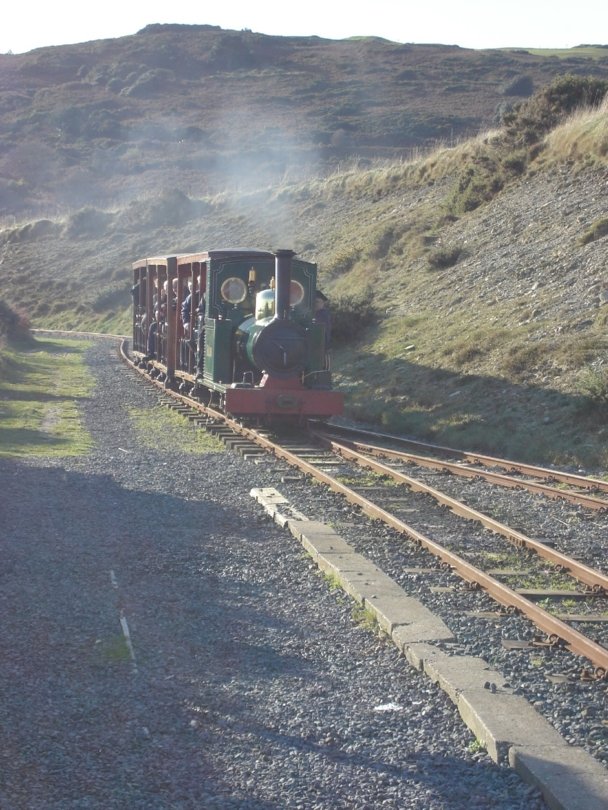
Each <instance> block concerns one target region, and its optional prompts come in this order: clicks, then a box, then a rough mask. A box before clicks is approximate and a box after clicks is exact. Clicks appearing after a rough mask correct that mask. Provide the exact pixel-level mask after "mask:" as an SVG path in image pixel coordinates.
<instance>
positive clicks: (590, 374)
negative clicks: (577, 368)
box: [578, 361, 608, 407]
mask: <svg viewBox="0 0 608 810" xmlns="http://www.w3.org/2000/svg"><path fill="white" fill-rule="evenodd" d="M578 388H579V391H580V392H581V394H583V396H585V397H587V398H588V399H589V400H590V402H591V403H592V404H594V405H600V406H602V407H605V406H607V405H608V366H606V365H604V363H603V362H602V361H597V362H596V363H593V364H592V365H590V366H588V367H587V368H584V369H582V371H581V372H580V374H579V377H578Z"/></svg>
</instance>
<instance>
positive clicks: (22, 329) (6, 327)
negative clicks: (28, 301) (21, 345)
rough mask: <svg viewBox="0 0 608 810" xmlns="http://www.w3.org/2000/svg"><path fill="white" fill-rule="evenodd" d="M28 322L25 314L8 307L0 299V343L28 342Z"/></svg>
mask: <svg viewBox="0 0 608 810" xmlns="http://www.w3.org/2000/svg"><path fill="white" fill-rule="evenodd" d="M30 337H31V335H30V321H29V317H28V315H27V313H26V312H24V311H23V310H16V309H13V308H12V307H10V306H9V305H8V304H7V303H6V301H3V300H1V299H0V341H1V342H4V340H8V341H9V342H12V341H21V340H29V339H30Z"/></svg>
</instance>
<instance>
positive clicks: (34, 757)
mask: <svg viewBox="0 0 608 810" xmlns="http://www.w3.org/2000/svg"><path fill="white" fill-rule="evenodd" d="M88 359H89V361H90V363H91V367H92V369H93V372H94V374H95V376H96V378H97V387H96V391H95V394H94V396H93V398H92V399H91V400H89V401H87V402H86V403H85V404H84V418H85V419H86V423H87V425H88V428H89V430H90V431H91V434H92V436H93V438H94V441H95V442H96V449H95V450H94V451H92V452H91V453H90V454H89V455H87V456H86V457H77V458H67V459H62V460H53V459H45V458H40V459H37V460H33V461H29V462H27V463H18V462H14V461H7V460H0V477H1V485H0V510H1V512H2V525H3V535H4V539H3V542H2V566H1V568H0V614H1V615H2V617H3V621H2V624H1V627H0V662H1V663H0V807H1V808H2V810H22V808H23V809H25V808H28V810H29V809H30V808H31V809H32V810H34V808H35V810H46V808H61V810H66V809H67V808H70V810H71V808H104V810H106V809H107V808H125V809H126V808H128V810H135V809H138V808H142V810H143V808H145V809H146V810H150V809H151V808H163V809H164V808H184V810H185V809H186V808H187V809H188V810H189V809H190V808H205V809H206V808H251V809H254V808H255V809H256V810H262V809H263V810H271V809H274V808H276V809H277V810H279V808H306V810H309V808H361V809H362V808H370V810H371V809H372V808H380V807H382V808H384V807H387V808H424V810H460V809H461V808H462V810H464V809H465V808H467V810H470V809H471V808H493V810H518V809H519V808H521V810H541V809H542V808H544V806H545V805H544V804H543V802H542V800H540V798H539V796H538V794H537V792H536V791H534V790H532V789H531V788H530V787H528V786H526V785H525V784H523V783H522V782H521V781H520V779H519V777H518V776H517V775H516V774H515V773H513V772H512V771H510V770H509V769H507V768H499V767H498V766H496V765H495V764H494V763H493V762H492V761H491V760H490V759H489V757H487V755H485V754H484V752H482V751H481V752H480V751H475V746H474V745H472V743H474V740H473V739H472V737H471V734H470V732H469V731H468V730H467V729H466V727H465V726H464V725H463V724H462V722H461V720H460V718H459V716H458V714H457V712H456V710H455V708H454V706H453V705H452V703H451V702H450V701H449V699H448V697H447V696H446V695H445V694H444V693H443V692H442V691H441V690H439V689H438V688H437V687H435V686H434V685H433V684H431V683H430V682H429V681H428V680H426V679H425V678H424V677H422V676H421V675H419V674H418V673H417V672H415V671H414V670H413V669H411V668H410V667H409V666H408V665H407V663H406V662H405V661H404V660H403V659H402V658H400V657H399V655H398V652H397V650H396V649H395V648H394V647H393V645H392V644H391V643H389V642H387V641H385V640H383V639H380V638H377V637H375V636H373V635H372V634H371V633H370V632H369V631H367V630H365V629H362V628H360V627H359V626H357V625H356V624H355V623H354V621H353V618H352V605H351V602H350V601H349V600H348V599H347V598H346V597H345V596H344V595H342V594H341V593H340V592H338V591H332V590H331V589H329V588H328V586H327V584H326V583H325V581H324V580H323V579H322V578H321V577H320V576H319V575H318V574H317V573H316V569H315V568H314V566H312V565H311V563H310V561H309V560H308V558H307V557H306V556H305V555H304V554H303V552H302V549H301V547H300V546H299V545H298V544H297V543H296V541H295V540H293V539H292V538H291V536H290V535H289V534H288V533H286V532H284V531H282V530H281V529H279V528H278V527H277V526H276V525H274V524H273V523H271V522H269V521H268V520H267V519H266V517H265V516H264V515H263V514H262V513H261V510H260V507H259V506H258V505H257V504H256V502H255V501H254V500H253V499H252V498H251V497H250V490H251V489H252V488H253V487H260V486H275V487H277V488H279V489H281V488H282V485H281V481H280V474H279V473H278V472H277V471H276V469H275V468H274V467H273V466H267V465H260V466H258V465H255V464H253V463H252V462H249V461H246V460H244V459H242V458H241V457H239V456H237V455H228V454H227V453H224V452H218V453H206V454H204V455H192V454H188V453H185V452H181V451H178V452H171V453H167V452H164V451H163V447H162V446H159V447H156V448H153V447H152V448H151V447H146V446H145V445H144V444H143V443H142V442H141V440H140V436H139V435H138V433H137V431H136V429H135V427H134V423H133V421H132V420H131V419H129V416H128V409H137V410H139V411H142V412H147V413H148V414H149V416H150V418H151V419H155V420H157V421H159V420H163V419H166V418H167V417H166V416H165V414H164V412H163V411H162V410H161V409H159V408H157V407H155V398H154V397H153V396H150V395H149V393H147V392H146V390H145V388H144V387H143V386H141V385H139V384H138V383H137V382H136V381H135V380H134V377H133V375H132V373H131V372H129V371H128V370H127V369H126V368H125V367H124V366H122V365H121V364H120V362H119V361H118V360H117V358H116V350H115V348H114V346H110V345H109V344H108V343H107V342H99V343H97V344H95V345H94V346H93V347H92V348H91V349H90V350H89V351H88ZM169 430H177V431H179V432H182V433H184V434H185V435H187V436H190V435H192V434H191V433H190V431H193V430H194V429H193V428H191V427H190V426H189V425H187V424H186V423H184V424H183V426H180V427H178V428H175V429H174V428H169V427H168V428H167V432H169ZM161 445H162V443H161ZM303 497H306V495H305V493H303ZM314 497H315V496H314V495H312V494H310V492H309V494H308V499H309V500H308V503H301V504H299V505H298V506H299V508H301V510H302V511H303V512H304V513H305V514H309V515H310V516H311V517H312V516H314V515H315V511H314V510H315V500H314ZM127 638H128V640H129V641H130V644H131V646H129V644H128V643H127V641H126V639H127Z"/></svg>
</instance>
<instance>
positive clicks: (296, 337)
mask: <svg viewBox="0 0 608 810" xmlns="http://www.w3.org/2000/svg"><path fill="white" fill-rule="evenodd" d="M133 280H134V284H133V354H134V357H135V359H136V361H137V362H138V364H139V366H140V367H142V368H145V369H146V370H147V371H148V372H149V373H150V375H151V376H153V377H159V378H160V379H162V380H164V385H165V387H167V388H173V389H179V390H180V391H182V392H186V393H188V394H190V395H191V396H194V397H196V398H198V399H199V401H201V402H204V403H205V404H207V405H209V406H210V407H216V408H219V409H221V410H223V411H224V412H225V413H227V414H230V415H232V416H235V417H244V418H246V419H252V420H255V421H257V422H259V423H271V422H274V421H280V420H285V421H297V422H304V421H306V420H307V419H311V418H318V419H327V418H329V417H331V416H334V415H336V414H340V413H342V410H343V397H342V395H341V394H340V393H339V392H337V391H334V390H332V381H331V371H330V369H329V364H328V362H327V354H326V341H325V324H324V323H322V322H320V321H319V319H315V307H314V301H315V295H316V292H317V289H316V280H317V267H316V265H315V264H312V263H310V262H306V261H303V260H301V259H298V258H295V254H294V252H293V251H292V250H277V251H276V253H272V252H269V251H263V250H250V249H230V250H210V251H207V252H202V253H195V254H190V255H177V256H165V257H156V258H145V259H140V260H139V261H137V262H134V264H133Z"/></svg>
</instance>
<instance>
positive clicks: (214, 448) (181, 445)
mask: <svg viewBox="0 0 608 810" xmlns="http://www.w3.org/2000/svg"><path fill="white" fill-rule="evenodd" d="M127 414H128V416H129V419H130V420H131V423H132V425H133V427H134V429H135V430H136V431H137V434H138V437H139V441H140V443H141V444H142V445H143V446H145V447H154V448H155V449H157V450H166V451H169V452H179V453H223V452H225V450H226V448H225V447H224V445H223V444H222V442H221V441H220V440H219V439H218V438H217V437H215V436H213V435H212V434H210V433H207V432H206V431H204V430H199V429H198V428H195V427H194V426H193V425H190V424H189V423H188V422H186V420H185V419H184V417H183V416H180V415H179V414H178V413H175V412H174V411H172V410H169V409H168V408H155V409H153V410H152V411H150V410H148V409H146V410H144V411H142V410H140V409H138V408H128V409H127Z"/></svg>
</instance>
